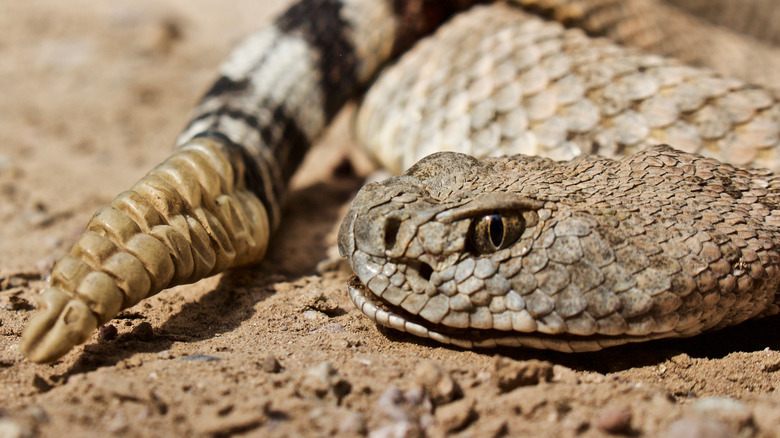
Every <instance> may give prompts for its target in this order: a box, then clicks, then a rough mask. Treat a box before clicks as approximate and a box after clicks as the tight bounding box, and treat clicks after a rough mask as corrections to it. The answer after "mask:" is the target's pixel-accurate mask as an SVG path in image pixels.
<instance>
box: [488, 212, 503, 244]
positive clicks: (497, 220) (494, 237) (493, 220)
mask: <svg viewBox="0 0 780 438" xmlns="http://www.w3.org/2000/svg"><path fill="white" fill-rule="evenodd" d="M488 223H489V230H490V242H491V243H492V244H493V247H494V248H501V244H502V243H503V242H504V221H502V220H501V215H500V214H491V215H490V216H488Z"/></svg>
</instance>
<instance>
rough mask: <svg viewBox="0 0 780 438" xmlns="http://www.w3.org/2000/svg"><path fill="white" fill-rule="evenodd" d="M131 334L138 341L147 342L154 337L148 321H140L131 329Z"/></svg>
mask: <svg viewBox="0 0 780 438" xmlns="http://www.w3.org/2000/svg"><path fill="white" fill-rule="evenodd" d="M133 336H134V337H135V338H136V339H138V340H139V341H144V342H149V341H151V340H153V339H154V329H153V328H152V325H151V324H149V323H148V322H142V323H140V324H138V327H136V328H135V329H133Z"/></svg>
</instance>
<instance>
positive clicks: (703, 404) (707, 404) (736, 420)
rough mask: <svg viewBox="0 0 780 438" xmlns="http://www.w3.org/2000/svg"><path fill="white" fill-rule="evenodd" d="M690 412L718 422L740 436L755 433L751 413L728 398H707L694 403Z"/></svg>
mask: <svg viewBox="0 0 780 438" xmlns="http://www.w3.org/2000/svg"><path fill="white" fill-rule="evenodd" d="M691 410H692V411H693V412H694V413H695V414H697V415H699V416H700V417H702V418H705V419H715V420H720V422H722V423H723V424H724V425H726V426H727V427H728V429H730V430H731V431H733V432H737V433H738V434H739V435H741V436H752V435H753V434H754V433H755V430H756V425H755V422H754V419H753V413H752V412H751V411H750V409H749V408H748V407H747V406H746V405H745V404H744V403H742V402H740V401H737V400H734V399H731V398H728V397H707V398H703V399H701V400H699V401H697V402H696V403H694V404H693V405H692V406H691Z"/></svg>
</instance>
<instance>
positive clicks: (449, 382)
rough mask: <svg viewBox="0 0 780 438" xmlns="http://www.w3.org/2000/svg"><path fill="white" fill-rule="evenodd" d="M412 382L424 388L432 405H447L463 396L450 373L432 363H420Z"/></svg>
mask: <svg viewBox="0 0 780 438" xmlns="http://www.w3.org/2000/svg"><path fill="white" fill-rule="evenodd" d="M414 380H415V381H416V382H417V383H418V384H419V385H420V386H422V387H423V388H425V391H426V393H427V394H428V396H429V397H430V398H431V401H432V402H433V404H434V405H441V404H445V403H449V402H451V401H453V400H455V399H458V398H460V397H461V396H462V395H463V391H462V390H461V389H460V386H459V385H458V382H456V381H455V380H454V379H453V378H452V376H451V375H450V373H449V372H448V371H446V370H445V369H444V368H442V367H441V366H440V365H438V364H436V363H434V362H432V361H425V362H422V363H421V364H420V365H419V366H418V367H417V369H415V371H414Z"/></svg>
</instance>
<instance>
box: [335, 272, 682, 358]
mask: <svg viewBox="0 0 780 438" xmlns="http://www.w3.org/2000/svg"><path fill="white" fill-rule="evenodd" d="M347 285H348V292H349V298H350V299H351V300H352V302H353V303H354V304H355V306H356V307H357V308H358V309H360V311H361V312H363V314H364V315H366V316H367V317H369V318H370V319H371V320H372V321H374V322H375V323H377V324H379V325H381V326H384V327H388V328H392V329H395V330H399V331H402V332H405V333H409V334H412V335H415V336H418V337H421V338H428V339H433V340H434V341H437V342H440V343H442V344H447V345H454V346H456V347H461V348H465V349H474V348H497V347H522V348H531V349H537V350H553V351H560V352H564V353H584V352H589V351H598V350H602V349H604V348H608V347H615V346H618V345H624V344H629V343H635V342H646V341H650V340H654V339H662V338H668V337H675V336H677V337H679V336H680V335H679V334H677V333H675V332H666V333H653V334H649V335H643V336H631V335H621V336H606V335H592V336H577V335H571V334H556V335H548V334H544V333H538V332H531V333H523V332H508V331H502V330H496V329H487V330H480V329H460V328H452V327H446V326H442V325H436V324H433V323H431V322H429V321H426V320H425V319H423V318H421V317H420V316H417V315H414V314H412V313H409V312H407V311H406V310H404V309H403V308H401V307H399V306H394V305H392V304H390V303H388V302H387V301H384V300H382V299H381V298H379V297H377V296H376V295H374V294H373V293H372V292H371V291H370V290H369V289H368V288H367V287H366V285H364V284H363V282H362V281H360V279H359V278H358V277H357V276H352V277H351V278H350V279H349V281H348V282H347Z"/></svg>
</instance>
